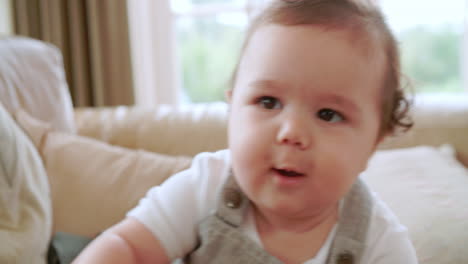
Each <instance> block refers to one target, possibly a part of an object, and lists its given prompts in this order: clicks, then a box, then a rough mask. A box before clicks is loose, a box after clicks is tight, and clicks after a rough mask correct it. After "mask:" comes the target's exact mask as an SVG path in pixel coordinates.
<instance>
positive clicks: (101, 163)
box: [17, 112, 191, 237]
mask: <svg viewBox="0 0 468 264" xmlns="http://www.w3.org/2000/svg"><path fill="white" fill-rule="evenodd" d="M17 121H18V123H20V124H21V126H22V127H23V128H24V129H25V130H26V131H27V132H28V133H29V134H30V136H31V137H32V138H33V139H34V142H35V143H36V144H37V147H38V149H39V150H40V153H41V156H42V158H43V160H44V164H45V168H46V170H47V174H48V175H49V181H50V184H51V190H52V198H53V212H54V226H53V229H54V231H63V232H69V233H73V234H78V235H83V236H88V237H93V236H95V235H97V234H98V233H99V232H102V231H103V230H104V229H106V228H108V227H110V226H111V225H113V224H115V223H117V222H118V221H119V220H121V219H123V218H124V217H125V213H126V212H127V211H128V210H130V209H131V208H133V207H134V206H135V205H136V204H137V203H138V201H139V199H140V198H142V197H143V196H144V195H145V193H146V192H147V190H148V189H149V188H151V187H152V186H155V185H158V184H160V183H161V182H163V181H164V180H165V179H166V178H167V177H169V176H171V175H172V174H174V173H176V172H178V171H180V170H183V169H185V168H187V167H188V166H189V165H190V162H191V159H190V158H188V157H183V156H178V157H173V156H167V155H162V154H156V153H150V152H146V151H143V150H130V149H126V148H122V147H116V146H111V145H109V144H107V143H104V142H100V141H97V140H94V139H90V138H86V137H81V136H77V135H72V134H66V133H63V132H57V131H50V130H48V128H47V126H46V125H44V123H41V122H39V121H37V120H35V119H34V118H31V117H30V116H29V115H28V114H27V113H25V112H19V113H18V114H17Z"/></svg>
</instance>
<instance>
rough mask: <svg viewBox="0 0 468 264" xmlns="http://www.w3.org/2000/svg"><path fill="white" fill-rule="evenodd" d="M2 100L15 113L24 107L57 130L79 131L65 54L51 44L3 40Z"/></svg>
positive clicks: (0, 47)
mask: <svg viewBox="0 0 468 264" xmlns="http://www.w3.org/2000/svg"><path fill="white" fill-rule="evenodd" d="M0 102H1V103H2V104H3V106H4V107H5V108H6V110H8V111H9V112H10V113H11V114H14V113H16V111H18V110H19V109H23V110H25V111H26V112H28V113H29V114H30V115H31V116H33V117H35V118H37V119H39V120H42V121H44V122H47V123H50V124H51V126H52V127H53V128H54V129H56V130H59V131H63V132H69V133H75V131H76V128H75V123H74V117H73V106H72V101H71V97H70V92H69V91H68V84H67V82H66V79H65V72H64V68H63V63H62V55H61V53H60V50H59V49H58V48H57V47H55V46H53V45H51V44H47V43H45V42H42V41H39V40H34V39H30V38H25V37H6V38H2V39H0Z"/></svg>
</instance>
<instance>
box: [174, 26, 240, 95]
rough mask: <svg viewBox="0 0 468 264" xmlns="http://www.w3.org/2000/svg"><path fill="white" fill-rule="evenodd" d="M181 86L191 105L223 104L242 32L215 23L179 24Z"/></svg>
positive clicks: (237, 28) (234, 27)
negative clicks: (218, 102) (199, 103)
mask: <svg viewBox="0 0 468 264" xmlns="http://www.w3.org/2000/svg"><path fill="white" fill-rule="evenodd" d="M179 22H180V23H181V24H180V27H179V28H180V31H179V35H178V37H179V45H180V48H179V55H180V56H181V64H182V65H181V67H182V72H183V86H184V88H185V92H186V94H187V95H188V97H189V98H190V101H192V102H209V101H220V100H224V91H225V90H227V89H228V88H229V87H228V85H229V80H230V78H231V74H232V71H233V69H234V66H235V64H236V63H237V60H238V54H239V49H240V45H241V43H242V38H243V30H242V29H241V28H239V27H236V26H229V25H223V24H220V23H217V22H216V20H214V19H198V20H194V19H186V20H181V21H179Z"/></svg>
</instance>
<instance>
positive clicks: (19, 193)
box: [0, 103, 52, 264]
mask: <svg viewBox="0 0 468 264" xmlns="http://www.w3.org/2000/svg"><path fill="white" fill-rule="evenodd" d="M51 229H52V208H51V199H50V190H49V183H48V180H47V175H46V172H45V170H44V166H43V164H42V161H41V159H40V157H39V154H38V153H37V151H36V148H35V147H34V145H33V144H32V143H31V141H30V140H29V139H28V137H27V136H26V135H25V134H24V132H23V131H22V130H21V129H20V128H19V127H18V126H17V125H16V123H15V122H14V120H13V119H12V118H11V116H10V115H9V113H8V112H7V111H6V110H5V108H4V107H3V105H2V104H1V103H0V263H38V264H40V263H45V260H46V258H45V256H46V253H47V249H48V245H49V241H50V237H51Z"/></svg>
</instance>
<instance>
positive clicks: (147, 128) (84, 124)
mask: <svg viewBox="0 0 468 264" xmlns="http://www.w3.org/2000/svg"><path fill="white" fill-rule="evenodd" d="M226 113H227V105H226V104H225V103H210V104H199V105H184V106H168V105H162V106H157V107H154V108H141V107H125V106H122V107H116V108H100V109H95V108H87V109H78V110H77V111H76V112H75V119H76V126H77V128H78V133H79V134H80V135H84V136H87V137H92V138H96V139H99V140H102V141H105V142H108V143H110V144H112V145H119V146H123V147H127V148H133V149H145V150H148V151H151V152H157V153H164V154H168V155H188V156H194V155H195V154H197V153H200V152H204V151H216V150H220V149H225V148H226V147H227V129H226V117H227V116H226Z"/></svg>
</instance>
